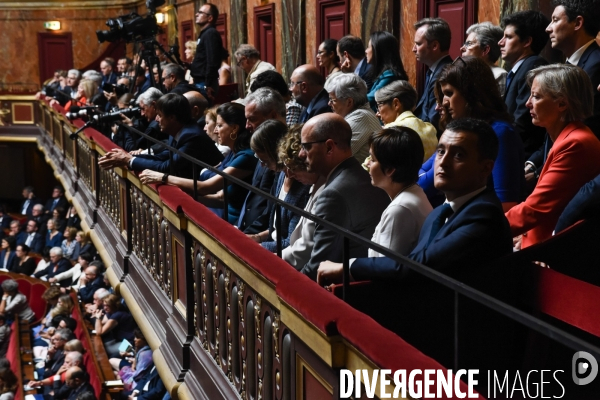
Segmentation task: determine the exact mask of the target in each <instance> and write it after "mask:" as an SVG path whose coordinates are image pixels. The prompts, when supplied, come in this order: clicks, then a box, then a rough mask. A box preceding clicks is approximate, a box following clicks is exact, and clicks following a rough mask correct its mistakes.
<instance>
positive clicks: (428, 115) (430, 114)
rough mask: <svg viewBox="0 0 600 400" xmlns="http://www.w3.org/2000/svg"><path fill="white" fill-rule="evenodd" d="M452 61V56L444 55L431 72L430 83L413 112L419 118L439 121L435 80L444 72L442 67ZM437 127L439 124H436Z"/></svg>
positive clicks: (424, 89)
mask: <svg viewBox="0 0 600 400" xmlns="http://www.w3.org/2000/svg"><path fill="white" fill-rule="evenodd" d="M451 62H452V57H450V56H445V57H443V58H442V59H441V60H440V62H439V63H438V65H437V66H436V67H435V71H433V73H432V74H431V78H430V79H429V84H428V85H427V86H426V87H425V88H423V95H422V96H421V99H420V100H419V103H417V108H415V111H414V112H413V114H415V115H416V116H417V117H418V118H420V119H422V120H423V121H425V122H431V123H433V122H435V121H437V117H436V116H437V111H435V104H436V102H435V95H434V94H433V88H434V87H435V81H436V80H437V77H438V75H439V74H440V72H442V69H444V67H445V66H446V65H447V64H450V63H451ZM434 125H435V126H436V129H437V124H434Z"/></svg>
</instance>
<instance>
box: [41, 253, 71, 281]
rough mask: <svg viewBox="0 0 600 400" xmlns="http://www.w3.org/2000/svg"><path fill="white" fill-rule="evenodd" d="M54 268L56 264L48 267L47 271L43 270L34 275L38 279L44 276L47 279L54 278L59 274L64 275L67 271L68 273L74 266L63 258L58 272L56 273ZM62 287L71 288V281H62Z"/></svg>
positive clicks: (59, 261)
mask: <svg viewBox="0 0 600 400" xmlns="http://www.w3.org/2000/svg"><path fill="white" fill-rule="evenodd" d="M54 267H55V264H50V265H48V267H47V268H46V269H43V270H41V271H38V272H36V273H35V274H34V276H35V277H36V278H41V277H42V276H46V278H47V279H50V278H53V277H54V275H58V274H62V273H63V272H65V271H68V270H69V269H70V268H71V267H72V265H71V263H70V262H69V260H67V259H66V258H64V257H63V258H61V259H60V260H58V268H56V271H54ZM59 283H60V285H61V286H64V287H67V286H69V285H68V284H69V283H70V282H69V279H65V280H64V281H60V282H59Z"/></svg>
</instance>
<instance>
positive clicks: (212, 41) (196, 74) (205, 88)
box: [190, 3, 224, 99]
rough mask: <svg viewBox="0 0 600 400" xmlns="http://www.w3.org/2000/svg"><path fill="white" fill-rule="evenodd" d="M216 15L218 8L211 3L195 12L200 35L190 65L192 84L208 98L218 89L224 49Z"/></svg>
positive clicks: (217, 14)
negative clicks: (216, 26)
mask: <svg viewBox="0 0 600 400" xmlns="http://www.w3.org/2000/svg"><path fill="white" fill-rule="evenodd" d="M218 16H219V9H218V8H217V6H215V5H214V4H211V3H206V4H204V5H203V6H202V7H200V10H198V12H197V13H196V23H197V24H198V26H200V36H198V46H197V47H196V55H195V56H194V60H193V61H192V65H191V67H190V70H191V75H192V77H193V78H194V85H196V87H198V88H199V89H200V91H201V93H202V94H203V95H204V96H206V97H207V98H209V99H210V98H211V97H214V96H215V95H216V93H217V91H218V90H219V68H220V67H221V55H222V54H223V50H224V49H223V42H222V41H221V35H220V34H219V32H217V30H216V29H215V24H216V23H217V18H218Z"/></svg>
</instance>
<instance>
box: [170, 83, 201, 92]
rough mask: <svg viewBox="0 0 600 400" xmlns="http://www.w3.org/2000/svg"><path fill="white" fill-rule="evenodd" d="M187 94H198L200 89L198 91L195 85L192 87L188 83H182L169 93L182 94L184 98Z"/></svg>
mask: <svg viewBox="0 0 600 400" xmlns="http://www.w3.org/2000/svg"><path fill="white" fill-rule="evenodd" d="M187 92H198V93H200V89H198V88H197V87H196V86H194V85H190V84H189V83H187V82H186V81H181V82H179V83H178V84H177V85H175V87H174V88H173V89H171V90H170V91H169V93H177V94H180V95H182V96H183V95H184V94H185V93H187Z"/></svg>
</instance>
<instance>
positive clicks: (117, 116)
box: [93, 107, 142, 123]
mask: <svg viewBox="0 0 600 400" xmlns="http://www.w3.org/2000/svg"><path fill="white" fill-rule="evenodd" d="M121 114H123V115H124V116H126V117H127V118H133V117H136V118H139V117H141V115H142V113H141V110H140V108H139V107H130V108H125V109H123V110H118V111H113V112H110V113H105V114H102V115H94V116H93V118H94V120H95V121H96V122H98V123H111V122H115V121H120V120H121Z"/></svg>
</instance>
